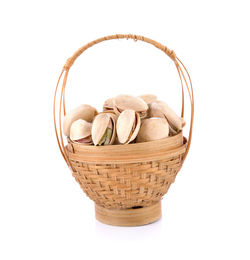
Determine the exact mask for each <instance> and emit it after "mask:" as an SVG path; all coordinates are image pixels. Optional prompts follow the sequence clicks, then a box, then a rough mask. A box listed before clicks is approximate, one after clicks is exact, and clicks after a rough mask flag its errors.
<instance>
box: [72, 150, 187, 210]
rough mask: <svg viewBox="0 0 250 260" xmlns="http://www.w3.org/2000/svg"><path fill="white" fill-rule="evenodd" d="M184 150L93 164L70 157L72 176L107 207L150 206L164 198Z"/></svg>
mask: <svg viewBox="0 0 250 260" xmlns="http://www.w3.org/2000/svg"><path fill="white" fill-rule="evenodd" d="M182 158H183V153H182V154H180V155H178V156H173V157H171V158H168V159H165V160H160V161H149V162H141V163H128V164H120V163H118V164H94V163H92V164H91V163H85V162H79V161H75V160H71V164H72V166H73V168H74V170H75V171H73V173H72V174H73V176H74V177H75V179H76V181H77V182H78V183H79V184H80V186H81V188H82V189H83V191H84V192H85V193H86V194H87V195H88V197H89V198H90V199H92V200H93V201H95V202H96V203H97V204H98V205H100V206H103V207H105V208H132V207H139V206H149V205H151V204H154V203H155V202H157V201H159V200H161V198H162V196H163V195H164V194H165V193H166V192H167V191H168V189H169V187H170V185H171V183H173V182H174V180H175V177H176V174H177V173H178V171H179V169H180V167H181V165H182Z"/></svg>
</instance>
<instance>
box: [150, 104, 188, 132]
mask: <svg viewBox="0 0 250 260" xmlns="http://www.w3.org/2000/svg"><path fill="white" fill-rule="evenodd" d="M148 115H149V117H161V118H166V119H167V121H168V123H169V125H170V127H171V128H173V127H174V128H176V129H177V131H180V130H181V129H182V127H183V122H184V119H182V118H181V117H179V116H178V115H177V114H176V113H175V112H174V110H173V109H172V108H170V107H169V106H168V105H167V104H166V103H165V102H163V101H154V102H152V103H150V104H149V110H148Z"/></svg>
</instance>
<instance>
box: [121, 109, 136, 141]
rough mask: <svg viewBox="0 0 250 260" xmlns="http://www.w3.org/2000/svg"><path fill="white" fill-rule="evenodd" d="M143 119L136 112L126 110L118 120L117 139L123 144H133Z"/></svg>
mask: <svg viewBox="0 0 250 260" xmlns="http://www.w3.org/2000/svg"><path fill="white" fill-rule="evenodd" d="M140 125H141V119H140V116H139V114H138V113H136V112H135V111H134V110H131V109H128V110H124V111H123V112H122V113H121V114H120V115H119V117H118V119H117V130H116V131H117V137H118V140H119V142H120V143H121V144H128V143H130V142H132V141H133V140H134V139H135V138H136V136H137V134H138V132H139V129H140Z"/></svg>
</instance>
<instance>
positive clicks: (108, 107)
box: [103, 98, 114, 111]
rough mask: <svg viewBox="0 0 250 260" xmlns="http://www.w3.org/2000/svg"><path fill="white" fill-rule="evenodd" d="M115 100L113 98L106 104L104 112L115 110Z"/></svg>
mask: <svg viewBox="0 0 250 260" xmlns="http://www.w3.org/2000/svg"><path fill="white" fill-rule="evenodd" d="M113 100H114V99H113V98H109V99H107V100H106V101H105V102H104V104H103V111H109V110H113V108H114V105H113Z"/></svg>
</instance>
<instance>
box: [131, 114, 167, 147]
mask: <svg viewBox="0 0 250 260" xmlns="http://www.w3.org/2000/svg"><path fill="white" fill-rule="evenodd" d="M168 135H169V125H168V122H167V120H166V119H164V118H156V117H155V118H148V119H145V120H144V121H143V123H142V125H141V128H140V131H139V133H138V136H137V138H136V142H137V143H140V142H149V141H154V140H159V139H163V138H166V137H168Z"/></svg>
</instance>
